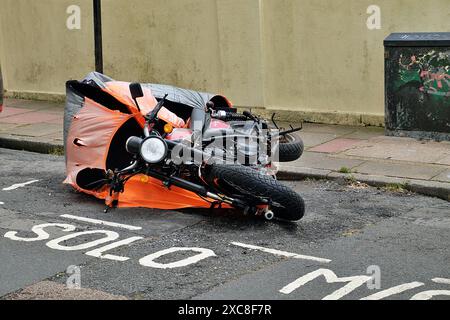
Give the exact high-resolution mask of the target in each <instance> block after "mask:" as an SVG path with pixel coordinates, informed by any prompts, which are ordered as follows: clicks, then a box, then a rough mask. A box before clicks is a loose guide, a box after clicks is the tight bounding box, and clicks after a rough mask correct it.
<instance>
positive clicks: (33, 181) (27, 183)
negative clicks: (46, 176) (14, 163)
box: [2, 180, 39, 191]
mask: <svg viewBox="0 0 450 320" xmlns="http://www.w3.org/2000/svg"><path fill="white" fill-rule="evenodd" d="M38 181H39V180H31V181H28V182H24V183H16V184H13V185H12V186H10V187H7V188H3V189H2V190H3V191H11V190H15V189H18V188H23V187H25V186H26V185H29V184H32V183H35V182H38Z"/></svg>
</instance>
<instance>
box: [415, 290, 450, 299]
mask: <svg viewBox="0 0 450 320" xmlns="http://www.w3.org/2000/svg"><path fill="white" fill-rule="evenodd" d="M436 296H450V290H429V291H424V292H420V293H418V294H416V295H415V296H413V297H412V298H411V299H410V300H430V299H431V298H433V297H436Z"/></svg>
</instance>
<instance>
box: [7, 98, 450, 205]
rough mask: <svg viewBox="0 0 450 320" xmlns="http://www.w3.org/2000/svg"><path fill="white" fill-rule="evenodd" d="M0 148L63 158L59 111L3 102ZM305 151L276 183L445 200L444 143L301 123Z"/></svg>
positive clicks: (448, 180)
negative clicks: (336, 185) (345, 185)
mask: <svg viewBox="0 0 450 320" xmlns="http://www.w3.org/2000/svg"><path fill="white" fill-rule="evenodd" d="M5 105H6V107H5V108H4V111H3V112H2V113H0V147H4V148H12V149H19V150H28V151H34V152H41V153H51V154H63V152H64V150H63V133H62V130H63V126H62V123H63V113H64V106H63V105H62V104H58V103H50V102H46V101H30V100H17V99H5ZM300 135H301V137H302V139H303V140H304V142H305V147H306V149H305V150H306V151H305V153H304V155H303V156H302V158H301V159H299V160H297V161H295V162H290V163H285V164H281V165H280V170H279V174H278V176H279V178H281V179H284V180H296V179H304V178H316V179H328V180H342V179H344V180H350V181H354V182H360V183H366V184H368V185H372V186H376V187H388V188H392V189H400V190H408V191H413V192H417V193H421V194H425V195H429V196H434V197H439V198H442V199H445V200H450V142H448V141H444V142H434V141H425V140H424V141H419V140H415V139H410V138H403V137H388V136H384V129H383V128H378V127H353V126H342V125H325V124H313V123H305V124H303V130H302V131H301V132H300Z"/></svg>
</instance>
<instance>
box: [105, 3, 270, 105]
mask: <svg viewBox="0 0 450 320" xmlns="http://www.w3.org/2000/svg"><path fill="white" fill-rule="evenodd" d="M102 11H103V30H104V31H103V46H104V63H105V67H104V71H105V73H106V74H108V75H110V76H111V77H113V78H116V79H123V80H129V81H131V80H138V81H143V82H156V83H166V84H171V85H177V86H181V87H186V88H191V89H195V90H203V91H211V92H218V93H222V94H225V95H228V96H230V98H231V99H232V100H233V101H234V102H236V103H238V104H240V105H259V106H262V103H263V100H262V94H263V85H262V68H261V66H262V52H261V46H260V45H261V43H260V34H259V27H260V21H259V19H260V17H259V13H260V10H259V1H258V0H245V1H242V0H183V1H180V0H152V1H148V0H131V1H121V0H110V1H103V8H102Z"/></svg>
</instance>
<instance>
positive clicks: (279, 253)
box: [231, 242, 331, 263]
mask: <svg viewBox="0 0 450 320" xmlns="http://www.w3.org/2000/svg"><path fill="white" fill-rule="evenodd" d="M231 244H232V245H235V246H238V247H242V248H247V249H253V250H259V251H263V252H267V253H271V254H275V255H277V256H283V257H288V258H294V259H303V260H312V261H317V262H322V263H329V262H331V260H330V259H324V258H318V257H313V256H305V255H302V254H298V253H292V252H287V251H280V250H276V249H270V248H264V247H260V246H254V245H251V244H245V243H240V242H231Z"/></svg>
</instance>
